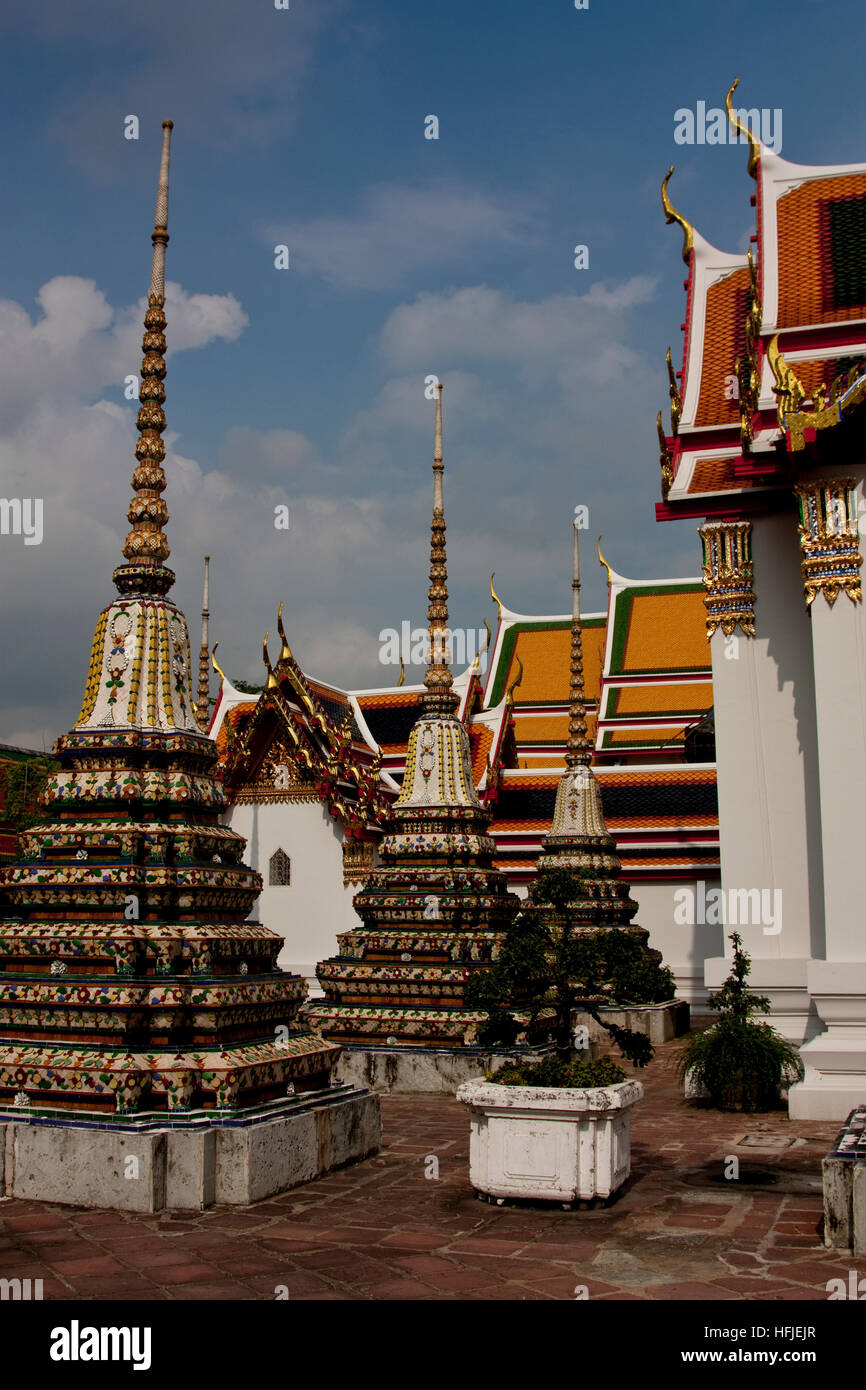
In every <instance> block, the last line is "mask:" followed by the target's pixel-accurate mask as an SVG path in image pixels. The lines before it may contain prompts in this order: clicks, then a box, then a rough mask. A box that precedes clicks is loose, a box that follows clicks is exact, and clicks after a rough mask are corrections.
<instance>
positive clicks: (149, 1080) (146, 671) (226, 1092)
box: [0, 121, 339, 1204]
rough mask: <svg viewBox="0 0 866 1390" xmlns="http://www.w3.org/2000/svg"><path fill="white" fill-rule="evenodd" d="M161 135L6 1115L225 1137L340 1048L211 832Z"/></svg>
mask: <svg viewBox="0 0 866 1390" xmlns="http://www.w3.org/2000/svg"><path fill="white" fill-rule="evenodd" d="M171 128H172V123H171V122H170V121H165V122H163V129H164V134H163V147H162V161H161V168H160V177H159V193H158V197H157V207H156V225H155V228H154V232H153V245H154V250H153V271H152V277H151V285H150V294H149V298H148V307H147V312H146V315H145V334H144V342H143V347H144V360H143V363H142V371H141V392H140V409H139V412H138V431H139V440H138V444H137V447H136V457H137V459H138V466H137V467H136V469H135V472H134V475H133V480H132V481H133V489H134V493H135V495H134V498H133V501H132V502H131V504H130V507H129V511H128V517H129V521H130V523H131V526H132V529H131V530H130V532H129V535H128V536H127V539H126V543H125V545H124V547H123V553H124V556H125V563H124V564H122V565H121V566H120V567H119V568H118V569H117V570H116V571H115V573H114V581H115V584H116V586H117V590H118V597H117V598H116V599H114V600H113V601H112V602H111V603H109V604H108V605H107V606H106V608H105V609H104V610H103V611H102V613H101V614H100V616H99V619H98V622H97V626H96V635H95V637H94V640H93V647H92V650H91V657H90V671H89V675H88V678H87V688H86V691H85V695H84V703H83V706H82V709H81V713H80V715H79V718H78V720H77V722H76V724H75V726H74V728H73V729H72V731H71V732H70V733H68V734H66V735H65V736H64V737H62V738H60V739H59V740H58V741H57V743H56V745H55V748H54V755H55V757H56V758H57V760H58V762H59V763H60V769H59V771H57V772H55V773H54V775H53V776H52V777H51V778H50V780H49V782H48V787H47V791H46V794H45V804H46V807H47V814H46V818H45V820H44V821H43V823H42V824H40V825H38V826H36V827H35V828H33V829H31V830H28V831H27V832H26V833H25V834H24V835H23V836H22V850H23V858H22V859H21V861H20V862H18V863H16V864H14V865H12V866H10V867H9V868H7V869H6V870H5V871H4V874H3V886H4V888H5V892H6V894H7V895H8V898H9V899H11V901H12V903H13V905H14V907H15V909H16V910H17V911H18V913H19V914H20V915H19V917H18V918H16V919H8V920H4V921H3V922H2V923H0V1107H13V1106H14V1107H15V1108H16V1109H15V1113H16V1115H17V1116H19V1117H20V1118H21V1119H24V1120H29V1121H30V1123H31V1124H34V1123H38V1122H39V1118H40V1116H42V1115H45V1116H46V1117H50V1124H51V1125H54V1126H57V1125H58V1124H63V1122H64V1120H63V1117H64V1115H65V1116H66V1117H67V1118H68V1116H69V1114H70V1112H74V1113H76V1114H78V1115H79V1116H80V1117H81V1118H82V1119H86V1118H88V1117H90V1118H93V1112H99V1113H100V1114H101V1115H102V1116H103V1118H104V1121H105V1122H108V1121H109V1119H110V1120H112V1121H119V1122H128V1123H129V1124H130V1125H133V1126H134V1125H135V1123H136V1119H141V1120H145V1119H147V1117H148V1116H150V1117H151V1120H152V1119H153V1117H154V1116H160V1115H162V1114H164V1115H165V1122H166V1123H170V1122H171V1120H172V1119H174V1120H175V1121H176V1122H178V1123H182V1122H184V1121H186V1122H190V1121H191V1120H192V1119H193V1118H194V1116H195V1113H196V1112H198V1113H199V1115H201V1114H203V1113H210V1114H212V1115H214V1117H215V1118H216V1119H217V1121H218V1122H220V1123H235V1122H237V1120H238V1117H239V1116H240V1115H242V1114H243V1112H245V1111H246V1112H247V1113H249V1112H250V1107H263V1108H264V1109H265V1110H267V1108H268V1103H274V1102H279V1103H280V1104H283V1105H287V1104H289V1102H286V1101H285V1098H286V1096H287V1092H289V1093H290V1092H293V1091H311V1090H317V1089H319V1088H322V1087H325V1086H328V1084H329V1074H330V1070H331V1068H332V1066H333V1064H334V1061H335V1060H336V1057H337V1055H338V1053H339V1048H337V1047H335V1046H334V1045H333V1044H332V1043H328V1042H325V1041H323V1040H322V1038H321V1037H318V1036H317V1035H315V1034H314V1033H312V1032H311V1031H310V1029H309V1024H308V1023H306V1022H305V1021H304V1020H303V1019H302V1017H300V1016H299V1009H300V1006H301V1004H302V1002H303V999H304V996H305V994H306V986H305V984H304V982H303V981H302V980H301V979H300V978H298V977H297V976H290V975H286V974H283V973H282V972H280V971H278V970H276V968H275V961H276V957H277V953H278V951H279V949H280V947H281V945H282V939H281V938H280V937H278V936H277V935H276V934H274V933H273V932H271V931H269V930H267V928H265V927H264V926H260V925H258V924H254V923H250V922H247V921H245V920H244V919H245V918H246V917H247V916H248V914H249V912H250V910H251V908H252V905H253V903H254V902H255V900H256V897H257V896H258V893H259V891H260V888H261V879H260V878H259V875H258V874H256V873H253V872H252V871H251V870H250V869H249V868H247V867H246V866H245V865H244V864H243V862H242V855H243V851H244V848H245V841H244V839H243V838H242V837H241V836H240V835H238V834H236V833H235V832H234V831H232V830H231V829H229V828H228V827H226V826H223V825H221V824H220V820H219V817H220V813H221V812H222V811H223V809H224V806H225V795H224V792H223V789H222V784H221V782H220V781H219V780H218V779H217V777H216V775H215V764H216V761H217V749H216V745H215V744H214V743H213V742H212V741H211V740H210V739H209V738H208V737H206V735H205V734H204V733H203V732H202V730H201V728H200V727H199V725H198V723H197V704H198V708H199V710H203V708H204V705H205V702H206V698H207V697H206V683H202V685H201V688H200V690H199V700H198V702H196V698H195V692H194V688H193V675H192V666H191V661H190V644H189V634H188V631H187V624H186V620H185V618H184V616H183V614H182V613H181V612H180V610H179V609H178V608H177V607H176V606H175V605H174V604H173V603H172V601H171V600H170V599H169V598H168V597H167V594H168V591H169V589H170V588H171V585H172V583H173V582H174V574H173V573H172V571H171V570H170V569H168V568H167V567H166V560H167V559H168V555H169V547H168V543H167V541H166V538H165V535H164V533H163V526H164V524H165V522H166V520H167V510H166V506H165V502H164V501H163V498H162V493H163V491H164V489H165V486H166V477H165V473H164V471H163V459H164V457H165V447H164V444H163V440H162V432H163V430H164V428H165V413H164V410H163V402H164V399H165V390H164V387H163V379H164V377H165V359H164V353H165V346H166V343H165V336H164V329H165V326H166V318H165V312H164V304H165V283H164V266H165V246H166V243H167V241H168V231H167V221H168V169H169V142H170V132H171ZM206 607H207V600H205V608H206ZM205 640H206V639H205ZM82 1112H85V1113H84V1114H82ZM220 1117H222V1119H221V1120H220ZM66 1200H76V1199H75V1197H67V1198H66ZM226 1200H232V1199H231V1198H226ZM121 1204H122V1203H121Z"/></svg>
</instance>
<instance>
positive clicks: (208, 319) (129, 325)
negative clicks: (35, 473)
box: [0, 275, 248, 428]
mask: <svg viewBox="0 0 866 1390" xmlns="http://www.w3.org/2000/svg"><path fill="white" fill-rule="evenodd" d="M36 303H37V305H38V307H39V312H38V313H36V314H34V315H33V317H31V316H30V315H29V314H28V313H27V312H26V310H25V309H24V308H23V307H22V306H21V305H19V304H16V303H14V302H13V301H11V300H0V355H2V360H3V388H4V389H3V397H2V405H0V427H2V426H5V427H7V428H12V427H14V426H15V425H16V424H19V423H20V422H21V421H22V420H23V419H24V418H25V416H26V415H27V413H28V412H29V411H32V410H35V409H38V408H39V407H40V406H41V405H44V406H46V407H50V406H51V405H52V404H53V405H56V404H57V403H58V402H59V401H60V400H68V399H80V398H81V397H82V396H89V395H93V394H94V393H95V392H97V391H101V390H103V389H104V388H105V387H106V386H109V385H116V386H118V387H121V386H122V384H123V380H124V377H125V376H127V375H129V374H137V372H138V370H139V367H140V364H141V338H142V334H143V332H144V327H143V320H144V312H145V308H146V304H147V301H146V299H144V298H142V299H140V300H139V301H138V302H137V303H136V304H134V305H129V306H127V307H126V308H123V309H120V310H114V309H112V307H111V305H110V304H109V303H108V301H107V300H106V298H105V295H104V294H103V293H102V291H101V290H100V289H98V288H97V286H96V285H95V284H94V282H93V281H92V280H85V279H82V278H81V277H79V276H77V275H58V276H55V277H54V278H53V279H52V280H49V281H47V282H46V284H44V285H43V286H42V288H41V289H40V290H39V293H38V294H37V296H36ZM165 313H166V318H167V320H168V327H167V329H166V337H167V341H168V356H169V357H170V356H171V354H172V353H173V352H180V351H183V350H184V349H187V348H198V347H203V346H205V344H207V343H209V342H213V341H214V339H217V338H222V339H224V340H227V341H229V342H231V341H234V339H236V338H238V337H239V336H240V334H241V333H242V331H243V329H244V328H245V327H246V324H247V323H248V319H247V316H246V314H245V313H244V311H243V309H242V307H241V305H240V304H239V302H238V301H237V299H235V297H234V295H232V294H192V295H191V294H187V292H186V291H185V290H184V289H183V288H182V287H181V286H180V285H178V284H176V283H175V282H174V281H168V282H167V284H166V307H165Z"/></svg>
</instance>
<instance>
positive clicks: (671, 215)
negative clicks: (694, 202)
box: [662, 165, 695, 265]
mask: <svg viewBox="0 0 866 1390" xmlns="http://www.w3.org/2000/svg"><path fill="white" fill-rule="evenodd" d="M673 172H674V166H673V165H671V167H670V168H669V169H668V171H667V173H666V174H665V176H664V178H663V179H662V207H663V208H664V210H665V222H666V223H667V224H668V226H670V225H671V224H672V223H674V222H676V223H677V224H678V225H679V226H680V227H682V229H683V260H684V261H685V263H686V265H688V264H689V261H690V256H691V252H692V247H693V246H694V244H695V229H694V227H693V226H692V224H691V222H687V221H686V219H685V218H684V217H683V215H682V213H680V212H677V210H676V208H675V207H674V205H673V203H672V202H671V200H670V198H669V197H668V183H669V182H670V178H671V174H672V173H673Z"/></svg>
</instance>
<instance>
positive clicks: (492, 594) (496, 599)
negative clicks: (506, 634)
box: [490, 570, 502, 619]
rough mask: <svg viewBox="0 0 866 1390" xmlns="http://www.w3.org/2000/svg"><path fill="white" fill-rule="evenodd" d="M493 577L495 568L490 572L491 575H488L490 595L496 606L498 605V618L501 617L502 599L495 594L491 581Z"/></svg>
mask: <svg viewBox="0 0 866 1390" xmlns="http://www.w3.org/2000/svg"><path fill="white" fill-rule="evenodd" d="M495 578H496V570H494V571H493V573H492V574H491V576H490V597H491V598H492V599H493V602H494V603H495V604H496V605H497V607H498V609H499V617H500V619H501V618H502V599H501V598H500V597H499V595H498V594H497V592H496V590H495V589H494V587H493V581H494V579H495Z"/></svg>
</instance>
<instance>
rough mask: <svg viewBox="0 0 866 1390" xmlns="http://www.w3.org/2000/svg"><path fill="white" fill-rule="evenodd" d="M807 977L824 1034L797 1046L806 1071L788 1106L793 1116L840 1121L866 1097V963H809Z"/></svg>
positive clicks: (793, 1117)
mask: <svg viewBox="0 0 866 1390" xmlns="http://www.w3.org/2000/svg"><path fill="white" fill-rule="evenodd" d="M808 980H809V989H810V991H811V994H812V998H813V1000H814V1002H815V1007H816V1009H817V1011H818V1014H819V1016H820V1019H821V1021H822V1023H824V1024H826V1032H824V1033H821V1034H820V1035H819V1036H818V1037H815V1038H812V1040H811V1041H810V1042H808V1043H806V1044H805V1045H804V1046H803V1047H801V1048H800V1057H801V1058H802V1061H803V1066H804V1068H805V1075H804V1077H803V1080H802V1081H800V1082H798V1083H797V1084H796V1085H794V1086H792V1087H791V1090H790V1092H789V1093H788V1110H789V1113H790V1116H791V1119H792V1120H844V1119H845V1117H846V1115H848V1114H849V1113H850V1111H851V1110H853V1109H855V1108H856V1107H857V1106H859V1105H862V1104H863V1102H864V1100H866V961H857V960H851V961H829V960H815V961H811V962H810V964H809V971H808Z"/></svg>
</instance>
